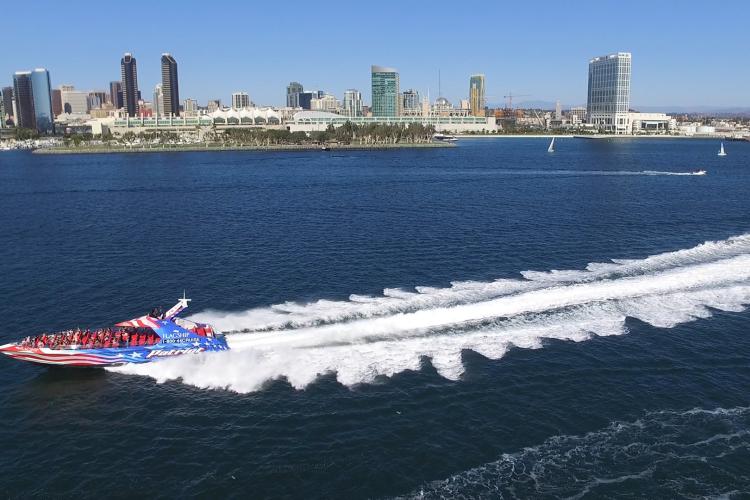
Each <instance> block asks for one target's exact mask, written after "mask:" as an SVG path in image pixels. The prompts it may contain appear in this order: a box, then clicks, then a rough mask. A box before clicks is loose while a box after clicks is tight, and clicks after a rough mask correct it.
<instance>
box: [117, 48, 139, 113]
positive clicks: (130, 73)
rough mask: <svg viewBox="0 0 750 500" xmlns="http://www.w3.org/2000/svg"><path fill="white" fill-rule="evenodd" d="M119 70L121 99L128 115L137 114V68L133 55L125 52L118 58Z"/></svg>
mask: <svg viewBox="0 0 750 500" xmlns="http://www.w3.org/2000/svg"><path fill="white" fill-rule="evenodd" d="M120 71H121V73H122V101H123V107H124V108H125V111H127V113H128V116H136V115H137V114H138V99H139V93H138V68H137V67H136V62H135V57H133V54H131V53H130V52H126V53H125V55H124V56H123V57H122V59H121V60H120Z"/></svg>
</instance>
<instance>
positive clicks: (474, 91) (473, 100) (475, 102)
mask: <svg viewBox="0 0 750 500" xmlns="http://www.w3.org/2000/svg"><path fill="white" fill-rule="evenodd" d="M469 106H470V107H471V114H472V115H474V116H484V108H485V106H486V101H485V97H484V75H482V74H477V75H471V78H469Z"/></svg>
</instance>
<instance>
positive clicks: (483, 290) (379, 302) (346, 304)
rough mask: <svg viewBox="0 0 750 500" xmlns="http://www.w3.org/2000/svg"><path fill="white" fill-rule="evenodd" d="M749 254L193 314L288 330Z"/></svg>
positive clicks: (718, 248)
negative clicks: (341, 299) (343, 299)
mask: <svg viewBox="0 0 750 500" xmlns="http://www.w3.org/2000/svg"><path fill="white" fill-rule="evenodd" d="M748 253H750V234H746V235H742V236H737V237H732V238H729V239H726V240H722V241H709V242H706V243H703V244H700V245H697V246H695V247H693V248H689V249H685V250H679V251H676V252H667V253H662V254H658V255H653V256H650V257H647V258H645V259H620V260H613V261H612V262H605V263H591V264H589V265H588V266H587V267H586V269H585V270H563V271H559V270H552V271H524V272H522V273H521V275H522V276H523V277H524V278H526V279H525V280H513V279H500V280H496V281H493V282H477V281H457V282H453V283H451V286H450V287H449V288H432V287H416V288H415V290H416V292H417V293H412V294H408V295H403V296H401V297H397V296H396V294H395V293H394V292H393V289H386V290H384V292H383V296H380V297H375V296H363V295H352V296H350V300H349V301H333V300H319V301H317V302H313V303H310V304H299V303H295V302H286V303H284V304H277V305H274V306H271V307H267V308H256V309H250V310H247V311H242V312H221V311H212V310H208V311H204V312H203V313H200V314H197V315H195V316H193V317H192V319H195V320H199V321H206V322H210V323H212V324H214V325H215V326H216V327H217V328H219V329H220V330H222V331H225V332H236V331H246V332H254V331H264V330H286V329H290V328H298V327H304V326H316V325H321V324H327V323H336V322H342V321H350V320H356V319H362V318H372V317H379V316H386V315H391V314H396V313H405V312H412V311H417V310H421V309H428V308H434V307H449V306H454V305H460V304H466V303H471V302H478V301H482V300H488V299H492V298H496V297H501V296H505V295H510V294H514V293H521V292H524V291H530V290H535V289H542V288H546V287H548V286H551V285H553V284H555V283H576V282H588V281H592V280H597V279H604V278H612V277H619V276H632V275H637V274H641V273H647V272H656V271H660V270H666V269H671V268H677V267H680V266H684V265H689V264H696V263H703V262H711V261H715V260H719V259H723V258H727V257H733V256H737V255H743V254H748Z"/></svg>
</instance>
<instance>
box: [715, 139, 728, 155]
mask: <svg viewBox="0 0 750 500" xmlns="http://www.w3.org/2000/svg"><path fill="white" fill-rule="evenodd" d="M726 155H727V154H726V153H725V152H724V143H723V142H722V143H721V148H720V149H719V154H718V155H716V156H726Z"/></svg>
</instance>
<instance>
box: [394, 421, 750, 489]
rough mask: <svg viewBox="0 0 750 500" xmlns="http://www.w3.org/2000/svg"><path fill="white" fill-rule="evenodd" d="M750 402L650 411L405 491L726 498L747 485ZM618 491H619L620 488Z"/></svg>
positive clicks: (558, 439)
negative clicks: (708, 408)
mask: <svg viewBox="0 0 750 500" xmlns="http://www.w3.org/2000/svg"><path fill="white" fill-rule="evenodd" d="M748 427H750V408H746V407H737V408H729V409H724V408H717V409H715V410H703V409H693V410H688V411H660V412H650V413H647V414H646V415H644V416H643V417H642V418H640V419H638V420H636V421H634V422H612V423H611V424H610V425H609V426H608V427H606V428H605V429H602V430H599V431H596V432H592V433H589V434H586V435H583V436H565V435H563V436H555V437H552V438H550V439H548V440H547V441H545V442H544V443H542V444H541V445H539V446H534V447H530V448H525V449H523V450H521V451H519V452H516V453H512V454H504V455H502V456H501V457H500V458H499V459H498V460H497V461H495V462H491V463H488V464H485V465H481V466H479V467H476V468H473V469H470V470H467V471H464V472H461V473H459V474H455V475H453V476H451V477H450V478H447V479H445V480H442V481H434V482H431V483H428V484H425V485H424V486H422V487H421V488H419V489H418V490H416V491H413V492H412V493H410V494H409V495H406V496H403V497H399V498H403V499H405V498H411V499H432V498H434V499H443V498H504V497H505V496H509V497H512V498H540V497H543V498H546V497H550V498H582V497H588V496H592V497H605V498H609V497H610V496H613V497H616V496H621V494H622V491H623V484H626V485H627V491H628V492H629V493H630V495H632V496H633V497H643V498H682V497H692V498H697V497H701V498H704V497H719V498H721V497H724V498H732V497H733V494H737V493H739V491H743V490H745V489H746V488H747V484H748V481H750V474H748V472H747V469H743V468H742V467H737V464H738V463H742V462H743V461H746V460H747V457H748V452H749V451H750V430H748ZM618 493H619V495H618Z"/></svg>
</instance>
